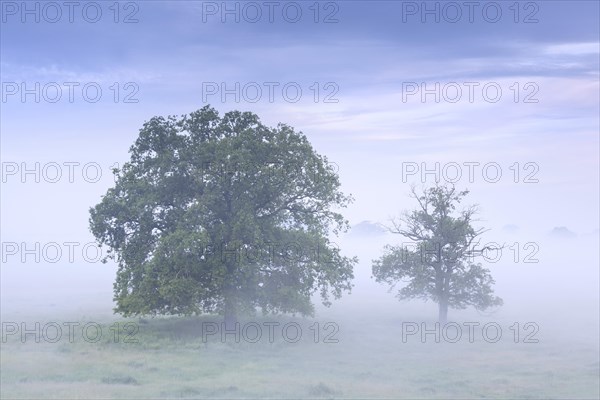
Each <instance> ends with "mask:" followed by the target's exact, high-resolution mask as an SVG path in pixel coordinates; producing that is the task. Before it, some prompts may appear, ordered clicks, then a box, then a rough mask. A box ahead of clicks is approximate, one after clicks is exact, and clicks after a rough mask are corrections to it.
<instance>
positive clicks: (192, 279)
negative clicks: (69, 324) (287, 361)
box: [90, 106, 357, 319]
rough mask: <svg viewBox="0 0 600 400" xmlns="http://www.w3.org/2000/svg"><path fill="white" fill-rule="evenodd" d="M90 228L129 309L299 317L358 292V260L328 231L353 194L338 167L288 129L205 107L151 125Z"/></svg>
mask: <svg viewBox="0 0 600 400" xmlns="http://www.w3.org/2000/svg"><path fill="white" fill-rule="evenodd" d="M130 155H131V159H130V161H129V162H127V163H125V164H124V165H123V166H122V168H121V169H115V170H114V172H115V174H116V183H115V186H114V187H113V188H110V189H109V190H108V191H107V193H106V194H105V195H104V196H103V197H102V200H101V201H100V203H99V204H97V205H96V206H95V207H93V208H91V209H90V229H91V231H92V233H93V234H94V236H95V237H96V239H97V241H98V243H99V245H101V246H107V247H108V252H107V256H106V258H105V260H106V259H114V260H115V261H116V262H117V263H118V272H117V277H116V281H115V284H114V299H115V301H116V308H115V312H118V313H121V314H123V315H126V316H127V315H145V314H184V315H190V314H200V313H217V312H218V313H223V314H225V316H226V319H227V318H233V319H235V316H236V315H238V314H239V313H242V312H253V311H254V310H255V309H256V308H260V309H262V311H263V312H284V313H285V312H292V313H296V312H297V313H300V314H303V315H311V314H312V313H313V312H314V306H313V304H312V302H311V296H312V294H314V293H315V292H319V293H320V295H321V298H322V301H323V303H324V304H325V305H329V304H330V298H331V297H330V296H331V295H333V297H334V298H339V297H340V296H341V294H342V292H343V291H350V289H351V283H350V282H351V280H352V278H353V272H352V270H353V265H354V264H355V263H356V261H357V260H356V259H355V258H348V257H344V256H342V255H341V254H340V251H339V249H338V248H337V247H336V245H335V244H334V243H332V242H331V241H330V240H329V233H330V232H333V233H338V232H339V231H340V230H345V229H347V224H348V223H347V221H346V220H345V219H344V218H343V216H342V215H341V214H340V213H339V211H338V210H339V209H340V208H342V207H345V206H346V205H347V204H348V203H349V202H350V201H351V200H352V199H351V197H350V196H348V195H345V194H343V193H342V192H341V191H340V181H339V177H338V175H337V172H336V170H335V168H334V167H333V165H332V164H330V163H329V162H328V161H327V158H326V157H323V156H321V155H319V154H317V153H316V152H315V150H314V149H313V147H312V146H311V144H310V143H309V141H308V139H307V138H306V136H305V135H304V134H302V133H301V132H296V131H295V130H294V129H293V128H292V127H290V126H288V125H286V124H279V125H277V127H275V128H270V127H267V126H265V125H263V124H262V123H261V122H260V120H259V118H258V116H257V115H255V114H253V113H250V112H239V111H232V112H228V113H226V114H224V115H223V117H220V116H219V114H218V112H217V111H216V110H215V109H213V108H211V107H209V106H206V107H204V108H202V109H200V110H198V111H195V112H192V113H190V114H189V115H183V116H181V117H179V118H178V117H175V116H169V117H167V118H164V117H154V118H152V119H150V120H149V121H148V122H146V123H144V125H143V127H142V128H141V129H140V132H139V137H138V139H137V140H136V141H135V143H134V144H133V146H132V147H131V148H130Z"/></svg>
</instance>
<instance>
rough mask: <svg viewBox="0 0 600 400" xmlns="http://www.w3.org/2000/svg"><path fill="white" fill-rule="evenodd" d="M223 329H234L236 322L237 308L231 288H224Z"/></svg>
mask: <svg viewBox="0 0 600 400" xmlns="http://www.w3.org/2000/svg"><path fill="white" fill-rule="evenodd" d="M223 314H224V322H225V329H226V330H228V331H230V330H234V329H235V324H236V323H237V310H236V307H235V297H234V294H233V289H231V288H229V289H228V290H225V309H224V310H223Z"/></svg>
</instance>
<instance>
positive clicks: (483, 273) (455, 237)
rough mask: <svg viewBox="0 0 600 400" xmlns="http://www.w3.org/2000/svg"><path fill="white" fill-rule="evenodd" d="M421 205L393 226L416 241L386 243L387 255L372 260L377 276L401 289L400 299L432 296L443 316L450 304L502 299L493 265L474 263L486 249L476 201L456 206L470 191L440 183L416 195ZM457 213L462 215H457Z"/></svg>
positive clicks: (489, 304) (495, 302)
mask: <svg viewBox="0 0 600 400" xmlns="http://www.w3.org/2000/svg"><path fill="white" fill-rule="evenodd" d="M412 193H413V197H414V198H415V199H416V200H417V202H418V204H419V208H418V209H417V210H414V211H412V212H410V213H406V214H405V215H404V218H403V219H401V220H400V221H399V222H393V225H394V227H393V228H392V229H391V230H392V232H394V233H398V234H400V235H402V236H404V237H405V238H407V239H409V240H411V244H414V246H407V244H406V243H403V245H402V246H389V245H388V246H386V248H385V253H384V255H383V256H382V257H381V258H379V259H378V260H374V261H373V276H374V277H375V279H376V281H377V282H380V283H386V284H388V285H390V286H391V289H393V288H395V287H396V285H397V284H398V283H400V282H406V283H407V284H406V285H405V286H403V287H401V288H400V289H399V290H398V293H397V297H398V298H399V299H401V300H402V299H414V298H419V299H424V300H430V299H431V300H433V301H435V302H436V303H438V304H439V305H440V319H441V320H445V316H446V312H447V307H448V306H450V307H452V308H457V309H462V308H466V307H467V306H474V307H475V308H476V309H478V310H485V309H487V308H489V307H494V306H500V305H502V299H500V298H498V297H496V296H494V294H493V290H492V286H493V284H494V280H493V279H492V277H491V275H490V272H489V270H487V269H485V268H483V267H482V266H481V264H476V263H473V260H474V257H475V256H477V255H481V251H482V250H483V249H480V250H479V251H477V250H475V249H474V247H475V246H474V245H475V239H476V238H477V237H478V236H480V235H481V233H482V232H483V230H481V229H480V230H475V229H474V228H473V227H472V225H471V223H472V221H473V216H474V214H475V213H476V211H477V209H476V207H469V208H467V209H466V210H463V211H460V212H457V211H456V208H457V205H458V204H460V202H461V200H462V198H463V197H465V196H466V195H467V194H468V193H469V192H468V191H462V192H457V191H456V189H455V188H454V187H444V186H435V187H432V188H429V189H426V190H424V192H423V194H422V195H417V194H416V192H415V189H414V188H413V190H412ZM456 214H458V215H456Z"/></svg>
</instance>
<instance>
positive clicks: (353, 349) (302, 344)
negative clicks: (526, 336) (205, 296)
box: [0, 315, 600, 399]
mask: <svg viewBox="0 0 600 400" xmlns="http://www.w3.org/2000/svg"><path fill="white" fill-rule="evenodd" d="M413 320H415V319H413ZM209 321H218V320H216V319H214V318H209V317H202V318H157V319H150V320H148V321H145V322H142V323H140V322H139V321H138V320H135V319H133V320H125V319H118V318H117V317H115V318H114V319H113V320H104V321H103V322H102V324H101V326H102V331H103V333H104V334H103V337H102V339H101V340H100V341H98V342H97V343H88V342H86V341H85V340H83V338H82V336H81V335H80V334H76V335H75V340H74V342H73V343H70V342H69V341H68V339H67V338H63V340H60V341H59V342H57V343H45V342H40V343H35V342H34V341H33V337H29V339H28V340H27V341H26V342H25V343H22V342H21V341H20V339H19V338H18V337H17V336H10V337H8V340H7V341H6V343H2V344H1V364H0V366H1V369H2V373H1V381H0V383H1V397H2V398H6V399H9V398H61V399H71V398H121V399H125V398H127V399H133V398H296V399H297V398H307V399H308V398H319V399H321V398H353V399H358V398H361V399H364V398H388V399H391V398H394V399H396V398H407V399H415V398H439V399H441V398H443V399H447V398H456V399H470V398H497V399H508V398H510V399H540V398H556V399H569V398H577V399H581V398H590V399H593V398H598V397H599V389H598V385H599V378H598V376H599V375H600V370H599V364H598V347H597V345H595V344H594V342H593V341H590V342H577V341H570V340H565V339H564V338H563V339H561V338H552V337H551V336H550V335H544V334H543V332H542V330H541V331H540V336H539V338H540V342H539V343H536V344H528V343H514V342H513V337H512V336H511V335H509V334H507V332H505V334H504V335H503V337H502V339H501V340H500V341H499V342H497V343H487V342H485V341H484V340H482V339H481V336H477V335H476V336H475V337H476V341H475V343H469V342H468V340H466V338H465V339H464V340H461V341H459V342H458V343H444V342H442V343H435V342H433V341H432V340H430V341H428V342H426V343H421V341H420V340H419V339H418V337H417V336H415V337H414V338H413V337H411V338H409V340H408V341H407V342H406V343H403V341H402V338H401V325H400V323H399V321H398V320H397V319H390V318H388V319H385V318H384V317H380V316H377V315H363V316H361V315H352V316H351V318H350V317H345V318H340V319H339V320H337V321H336V319H335V318H329V319H327V318H322V319H315V320H313V319H301V318H291V317H282V316H273V317H269V316H267V317H259V318H253V319H251V320H250V319H246V320H241V323H242V324H244V323H246V322H249V321H255V322H256V323H258V324H259V325H261V326H263V333H264V335H263V339H262V340H261V341H259V342H257V343H248V342H245V341H243V340H242V341H240V343H236V342H235V341H234V339H233V337H228V338H229V339H228V340H227V341H226V342H224V343H223V342H222V341H221V340H220V337H218V336H217V335H215V336H211V337H209V338H208V340H203V337H202V334H201V329H202V323H204V322H209ZM271 321H276V322H279V323H280V327H281V326H283V325H284V324H286V323H290V322H296V323H298V324H299V325H300V326H301V327H302V330H303V336H302V338H301V339H300V340H299V341H298V342H297V343H288V342H287V341H286V340H284V338H283V337H282V336H281V334H280V332H281V331H280V330H278V329H276V330H275V338H274V341H273V343H270V342H269V340H268V338H267V337H266V332H267V331H266V328H264V325H262V324H263V323H265V322H271ZM328 321H334V322H337V323H338V326H339V332H337V334H336V336H335V338H336V339H338V341H339V342H338V343H323V338H324V336H323V334H324V333H326V332H325V331H324V330H323V327H324V324H325V323H326V322H328ZM85 322H86V321H81V323H82V325H83V324H84V323H85ZM114 322H118V323H119V326H121V328H122V327H123V324H124V323H126V322H134V323H136V324H137V325H138V326H139V331H138V332H137V333H136V334H135V336H134V338H135V339H137V343H124V342H123V339H124V337H123V333H124V332H123V331H120V333H119V340H117V341H116V342H115V340H114V332H113V331H111V330H110V328H111V325H112V324H113V323H114ZM315 322H319V324H320V337H319V340H318V343H315V341H314V335H313V331H311V330H310V329H309V327H310V326H311V325H312V324H314V323H315ZM429 322H432V321H429ZM501 325H502V327H503V329H507V328H508V326H510V323H508V322H507V323H505V324H502V323H501ZM76 332H77V330H76Z"/></svg>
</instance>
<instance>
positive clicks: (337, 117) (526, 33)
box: [0, 1, 599, 243]
mask: <svg viewBox="0 0 600 400" xmlns="http://www.w3.org/2000/svg"><path fill="white" fill-rule="evenodd" d="M25 4H26V5H25ZM36 4H37V5H36ZM53 4H54V5H52V6H48V5H45V4H44V3H34V2H30V3H21V2H2V24H1V39H0V44H1V68H2V71H1V74H2V103H1V107H2V110H1V113H2V115H1V126H0V127H1V132H2V139H1V140H2V150H1V155H2V174H3V175H2V180H3V181H2V197H1V200H2V210H1V217H2V240H3V241H15V242H21V241H27V242H34V241H49V240H55V241H57V242H62V241H69V240H70V241H79V242H82V243H85V242H88V241H92V240H93V237H92V235H91V234H90V233H89V232H88V210H89V207H91V206H93V205H95V204H96V203H97V202H98V201H99V200H100V196H101V195H102V194H103V193H105V191H106V190H107V189H108V188H109V187H110V186H111V184H112V183H113V181H112V178H111V175H110V166H111V165H114V164H115V163H119V164H122V163H123V162H124V161H127V159H128V155H127V151H128V149H129V146H130V145H131V144H132V143H133V142H134V140H135V139H136V137H137V134H138V130H139V128H140V127H141V126H142V124H143V122H144V121H146V120H148V119H150V118H151V117H153V116H155V115H165V116H166V115H170V114H177V115H180V114H184V113H189V112H191V111H194V110H197V109H199V108H201V107H202V106H204V105H206V104H211V105H212V106H214V107H215V108H217V109H218V110H219V111H220V112H226V111H229V110H233V109H239V110H244V111H253V112H256V113H257V114H258V115H259V116H260V117H261V119H262V121H263V122H264V123H266V124H267V125H271V126H273V125H275V124H277V123H278V122H285V123H288V124H290V125H292V126H294V127H295V128H296V129H298V130H301V131H302V132H304V133H305V134H306V135H307V136H308V138H309V139H310V141H311V142H312V143H313V145H314V146H315V148H316V149H317V151H319V152H320V153H322V154H324V155H326V156H327V157H328V158H329V160H330V161H331V162H335V163H336V164H337V165H338V166H339V173H340V176H341V180H342V189H343V190H344V191H345V192H347V193H352V194H353V196H354V197H355V199H356V201H355V202H354V204H352V205H351V206H350V207H349V208H348V209H347V210H346V216H347V217H348V219H350V221H351V222H352V223H358V222H360V221H362V220H372V221H380V222H385V221H386V220H387V219H388V217H390V216H394V215H397V214H398V213H399V212H400V211H402V210H405V209H407V208H411V207H413V206H414V204H413V203H411V201H410V199H409V198H408V197H407V194H408V192H409V184H410V183H417V184H419V185H420V184H421V183H422V182H421V181H422V178H427V182H426V183H427V184H428V185H431V184H432V183H433V175H431V174H430V175H427V176H425V177H423V176H422V175H421V172H422V169H423V167H425V168H427V169H434V168H435V165H436V164H435V163H439V165H440V172H441V179H442V182H443V181H444V178H445V177H446V178H448V179H454V176H455V174H456V171H457V169H456V166H457V165H458V166H459V167H460V172H461V173H462V179H460V180H459V181H458V182H457V183H456V184H457V186H459V187H460V188H469V189H471V195H470V197H469V198H468V201H470V202H472V203H479V204H480V205H481V213H482V215H481V218H482V222H481V224H482V225H484V226H486V227H490V228H492V229H496V230H500V229H502V227H504V226H505V225H509V224H514V225H517V226H518V227H519V229H521V230H522V231H525V232H531V234H532V235H542V234H546V233H547V232H548V231H550V230H551V229H552V228H553V227H555V226H566V227H568V228H569V229H570V230H572V231H574V232H576V233H577V234H580V235H590V234H594V232H595V234H597V230H598V220H599V214H598V204H599V190H598V181H599V176H598V161H599V160H598V151H599V150H598V149H599V138H598V132H599V114H598V109H599V95H598V93H599V85H598V82H599V72H598V68H599V63H598V57H599V38H598V32H599V27H598V14H599V7H598V4H599V3H598V2H597V1H544V2H521V3H518V6H515V5H514V4H515V2H513V1H510V2H502V1H500V2H495V3H493V2H492V3H490V2H473V3H464V2H457V3H452V2H451V5H446V3H437V2H427V3H426V5H424V4H425V3H422V2H403V1H369V2H361V1H340V2H321V3H317V6H315V3H314V2H312V1H310V2H296V3H294V2H291V3H290V2H274V3H269V2H261V1H259V2H250V3H236V2H228V3H227V5H225V6H224V3H222V2H192V1H178V2H170V3H167V2H161V1H149V2H129V3H125V2H123V3H120V4H119V8H118V10H117V8H115V7H114V5H113V2H98V3H92V4H90V3H86V2H83V3H79V5H78V6H76V7H75V8H74V9H69V8H68V7H67V6H66V5H64V4H63V3H62V2H56V3H53ZM465 4H467V5H465ZM56 5H58V6H56ZM24 7H28V8H27V9H24ZM36 7H37V8H36ZM224 7H227V9H226V10H225V9H224ZM228 10H229V11H231V10H233V11H231V12H227V11H228ZM259 10H260V11H259ZM98 11H99V12H100V14H98ZM117 11H118V12H117ZM257 12H260V14H258V13H257ZM36 19H38V20H39V22H38V21H36ZM70 19H72V22H71V21H70ZM236 19H237V21H236ZM270 19H272V22H271V21H270ZM436 19H437V21H436ZM95 20H98V21H97V22H94V21H95ZM115 20H116V21H117V22H115ZM296 20H297V21H296ZM53 21H56V22H53ZM126 21H127V22H129V23H126ZM136 21H137V22H136ZM223 21H224V22H223ZM253 21H256V22H253ZM294 21H296V22H294ZM315 21H316V22H315ZM69 82H71V83H69ZM36 84H39V90H38V89H36ZM236 84H239V88H240V89H239V91H238V92H237V93H235V92H236V90H235V88H236ZM69 85H70V86H69ZM423 85H424V86H423ZM436 85H438V86H436ZM84 86H85V87H87V93H86V94H84V93H82V88H83V87H84ZM57 87H58V88H59V89H60V93H61V95H62V96H61V97H60V99H57V93H58V92H57ZM69 87H71V88H72V90H73V92H72V99H70V98H69V96H70V94H71V93H70V92H69V90H70V89H69ZM284 87H285V88H286V91H284V90H283V88H284ZM97 88H100V90H101V91H102V97H101V98H99V100H98V101H96V102H94V98H95V96H96V95H95V93H96V92H95V91H96V90H97ZM223 88H225V89H226V90H229V92H226V93H225V99H223V98H222V95H223V93H222V89H223ZM257 88H258V89H260V90H261V92H262V97H260V98H257V93H258V92H257ZM269 88H273V92H272V98H269V95H270V94H271V93H270V92H269V90H270V89H269ZM298 88H300V90H301V91H302V94H301V95H298V94H297V89H298ZM317 88H318V89H317ZM438 88H439V89H438ZM484 88H486V89H485V90H484ZM23 89H27V90H29V94H24V93H23ZM423 89H426V90H429V92H428V93H429V94H425V95H424V96H423V94H424V93H423ZM459 90H460V93H461V96H460V97H457V96H458V94H459V92H458V91H459ZM498 90H500V91H501V92H498ZM38 95H39V97H40V98H39V102H36V96H38ZM236 95H239V97H240V98H239V102H238V101H236V98H235V97H236ZM86 96H87V97H86ZM436 96H437V97H439V98H438V99H437V100H438V101H436ZM470 97H471V98H470ZM55 100H56V101H55ZM223 100H225V101H223ZM35 163H40V167H39V168H40V171H39V179H40V182H39V183H36V182H35V180H36V176H35V173H33V174H27V175H23V174H22V172H23V169H24V167H25V168H27V169H35ZM52 163H57V164H58V165H59V166H60V173H61V174H62V176H61V178H60V179H57V180H58V183H51V181H52V180H55V176H56V171H57V170H56V168H55V167H56V164H52ZM65 163H79V164H78V165H76V164H65ZM88 163H91V164H89V165H88V166H87V169H86V170H85V172H86V177H85V178H86V179H84V177H82V167H83V166H84V165H86V164H88ZM449 163H450V164H449ZM465 163H467V164H465ZM473 163H479V164H473ZM515 163H518V164H515ZM485 164H489V165H488V167H487V169H486V172H487V174H485V175H484V173H483V166H484V165H485ZM68 165H71V166H72V167H69V166H68ZM97 165H99V166H100V168H101V171H102V174H103V175H102V177H101V178H100V179H98V180H97V182H96V179H95V175H96V168H95V166H97ZM469 165H471V166H472V167H469ZM15 166H16V167H15ZM415 166H416V168H418V170H416V171H415V170H414V168H415ZM15 168H17V169H15ZM69 168H73V169H72V171H73V172H74V176H73V181H74V182H72V183H71V182H69V176H68V175H69V172H70V170H69ZM408 168H411V170H409V169H408ZM469 168H473V169H472V170H471V171H472V172H473V179H472V180H473V182H469V172H470V170H469ZM498 168H500V170H499V171H500V173H501V174H502V176H501V177H500V178H499V179H498V181H497V182H494V181H495V180H497V179H496V174H497V171H498ZM403 171H404V172H405V173H406V172H413V174H411V175H406V174H405V175H403ZM516 171H518V172H519V173H518V175H516ZM444 172H445V174H444ZM23 181H25V182H24V183H23ZM515 181H517V182H515Z"/></svg>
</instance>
